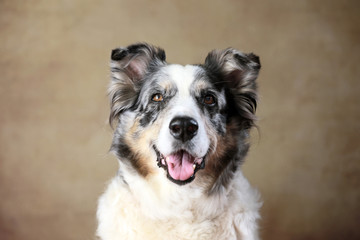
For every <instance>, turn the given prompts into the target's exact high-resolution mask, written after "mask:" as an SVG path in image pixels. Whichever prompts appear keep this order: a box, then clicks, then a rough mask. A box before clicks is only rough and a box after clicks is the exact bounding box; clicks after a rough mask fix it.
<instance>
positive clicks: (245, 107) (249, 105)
mask: <svg viewBox="0 0 360 240" xmlns="http://www.w3.org/2000/svg"><path fill="white" fill-rule="evenodd" d="M204 67H205V68H206V69H207V70H208V71H210V72H212V73H213V74H214V76H215V77H216V78H217V81H219V82H225V83H226V86H227V88H228V89H229V92H230V94H232V95H233V96H232V98H233V99H235V106H234V107H235V114H237V115H238V116H240V117H241V118H242V119H243V124H244V127H245V128H250V127H252V126H253V125H254V122H255V120H256V117H255V111H256V107H257V99H258V96H257V84H256V79H257V76H258V74H259V71H260V68H261V65H260V60H259V57H258V56H256V55H255V54H253V53H250V54H245V53H242V52H239V51H237V50H236V49H233V48H228V49H225V50H214V51H212V52H210V53H209V54H208V56H207V57H206V59H205V64H204Z"/></svg>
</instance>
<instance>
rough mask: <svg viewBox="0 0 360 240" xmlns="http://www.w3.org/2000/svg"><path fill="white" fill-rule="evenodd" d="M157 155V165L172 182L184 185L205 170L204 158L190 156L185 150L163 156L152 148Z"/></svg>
mask: <svg viewBox="0 0 360 240" xmlns="http://www.w3.org/2000/svg"><path fill="white" fill-rule="evenodd" d="M154 150H155V152H156V155H157V165H158V166H159V167H160V168H163V169H165V170H166V172H167V177H168V179H169V180H171V181H172V182H174V183H176V184H179V185H184V184H186V183H189V182H191V181H193V180H194V179H195V174H196V172H197V171H198V170H200V169H204V168H205V161H204V157H201V158H198V157H194V156H192V155H191V154H190V153H188V152H187V151H186V150H179V151H177V152H174V153H171V154H169V155H167V156H164V155H163V154H162V153H160V152H159V150H157V148H156V147H155V146H154Z"/></svg>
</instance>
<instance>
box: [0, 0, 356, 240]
mask: <svg viewBox="0 0 360 240" xmlns="http://www.w3.org/2000/svg"><path fill="white" fill-rule="evenodd" d="M359 9H360V4H359V1H357V0H354V1H327V0H308V1H305V0H303V1H302V0H299V1H288V0H277V1H266V0H262V1H256V0H251V1H250V0H241V1H235V0H233V1H232V0H224V1H187V0H178V1H166V0H153V1H145V0H142V1H139V0H134V1H119V0H112V1H96V0H91V1H88V0H87V1H85V0H81V1H79V0H76V1H74V0H63V1H45V0H43V1H40V0H34V1H12V0H1V1H0V84H1V85H0V86H1V88H0V239H2V240H10V239H11V240H20V239H21V240H23V239H26V240H35V239H36V240H38V239H52V240H57V239H59V240H60V239H61V240H64V239H68V240H72V239H74V240H75V239H76V240H79V239H83V240H88V239H93V235H94V231H95V226H96V221H95V209H96V201H97V197H98V196H99V194H101V192H102V191H103V189H104V186H105V182H106V181H107V180H108V179H109V178H110V177H111V176H113V175H114V174H115V172H116V168H117V162H116V160H115V158H114V157H112V156H111V155H109V154H108V153H107V151H108V148H109V146H110V140H111V136H112V133H111V129H110V128H109V127H108V125H107V123H106V121H107V115H108V113H109V111H108V102H107V96H106V86H107V84H108V80H109V69H108V61H109V56H110V50H111V49H112V48H114V47H117V46H124V45H127V44H130V43H133V42H137V41H147V42H150V43H153V44H155V45H159V46H161V47H163V48H165V50H166V52H167V56H168V60H169V62H177V63H181V64H185V63H198V62H202V61H203V60H204V58H205V56H206V54H207V53H208V52H209V51H210V50H212V49H214V48H225V47H229V46H232V47H235V48H238V49H241V50H243V51H245V52H251V51H253V52H255V53H256V54H258V55H259V56H260V57H261V62H262V65H263V68H262V71H261V74H260V77H259V84H260V95H261V102H260V105H259V110H258V115H259V122H258V125H259V129H260V130H259V131H255V132H254V134H253V135H254V138H253V141H252V150H251V152H250V154H249V157H248V159H247V162H246V163H245V165H244V167H243V170H244V172H245V175H246V176H247V177H248V178H249V180H250V181H251V182H252V184H253V185H254V186H255V187H257V188H258V189H259V190H260V191H261V193H262V197H263V200H264V206H263V208H262V216H263V219H262V221H261V231H262V236H263V239H269V240H270V239H274V240H279V239H280V240H282V239H292V240H294V239H307V240H309V239H360V230H359V226H360V225H359V224H360V188H359V187H360V175H359V174H360V163H359V161H360V150H359V145H360V143H359V142H360V126H359V120H360V111H359V109H360V107H359V104H360V96H359V95H360V85H359V81H360V79H359V77H360V70H359V69H360V68H359V67H358V65H359V63H360V57H359V56H360V51H359V50H360V27H359V26H360V14H359Z"/></svg>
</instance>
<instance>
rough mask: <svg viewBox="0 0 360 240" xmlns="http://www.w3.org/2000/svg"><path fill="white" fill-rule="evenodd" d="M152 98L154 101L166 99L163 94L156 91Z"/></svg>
mask: <svg viewBox="0 0 360 240" xmlns="http://www.w3.org/2000/svg"><path fill="white" fill-rule="evenodd" d="M152 100H153V101H154V102H162V101H164V97H163V95H162V94H160V93H156V94H154V95H153V96H152Z"/></svg>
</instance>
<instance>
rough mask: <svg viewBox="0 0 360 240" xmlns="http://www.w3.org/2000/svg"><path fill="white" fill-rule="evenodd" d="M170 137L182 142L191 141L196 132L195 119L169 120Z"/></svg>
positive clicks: (180, 118)
mask: <svg viewBox="0 0 360 240" xmlns="http://www.w3.org/2000/svg"><path fill="white" fill-rule="evenodd" d="M169 128H170V133H171V135H172V136H173V137H174V138H176V139H179V140H181V141H183V142H186V141H189V140H190V139H192V138H193V137H194V136H195V135H196V134H197V130H198V128H199V127H198V123H197V122H196V120H195V119H193V118H189V117H176V118H174V119H173V120H171V122H170V125H169Z"/></svg>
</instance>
